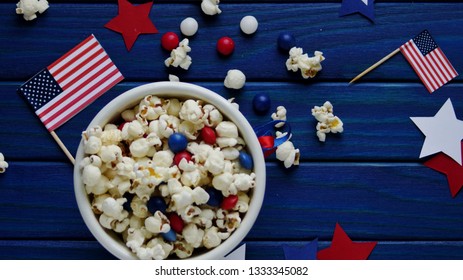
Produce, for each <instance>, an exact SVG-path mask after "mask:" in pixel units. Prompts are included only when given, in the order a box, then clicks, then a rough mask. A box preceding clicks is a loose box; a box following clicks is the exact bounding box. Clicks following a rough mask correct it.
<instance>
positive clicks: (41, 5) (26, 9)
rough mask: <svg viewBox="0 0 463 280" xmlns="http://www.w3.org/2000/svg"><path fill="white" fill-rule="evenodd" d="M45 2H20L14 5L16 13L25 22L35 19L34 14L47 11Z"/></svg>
mask: <svg viewBox="0 0 463 280" xmlns="http://www.w3.org/2000/svg"><path fill="white" fill-rule="evenodd" d="M48 7H49V6H48V1H47V0H20V1H19V2H18V3H17V4H16V13H17V14H18V15H23V17H24V19H25V20H33V19H36V18H37V15H36V13H43V12H45V11H46V10H47V9H48Z"/></svg>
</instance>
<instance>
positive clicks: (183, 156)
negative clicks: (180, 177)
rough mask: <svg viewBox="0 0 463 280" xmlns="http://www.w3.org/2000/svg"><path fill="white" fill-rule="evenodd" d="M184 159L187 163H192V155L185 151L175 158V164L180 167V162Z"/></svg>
mask: <svg viewBox="0 0 463 280" xmlns="http://www.w3.org/2000/svg"><path fill="white" fill-rule="evenodd" d="M182 159H186V161H187V162H188V161H191V154H190V153H189V152H187V151H183V152H180V153H177V154H176V155H175V156H174V163H175V165H177V166H178V165H179V164H180V162H181V161H182Z"/></svg>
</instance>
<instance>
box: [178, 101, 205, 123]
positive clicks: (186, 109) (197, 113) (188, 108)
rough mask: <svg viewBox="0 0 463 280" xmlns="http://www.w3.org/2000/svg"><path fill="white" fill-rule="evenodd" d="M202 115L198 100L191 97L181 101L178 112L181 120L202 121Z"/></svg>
mask: <svg viewBox="0 0 463 280" xmlns="http://www.w3.org/2000/svg"><path fill="white" fill-rule="evenodd" d="M203 115H204V112H203V110H202V108H201V106H200V105H199V102H198V101H195V100H191V99H189V100H187V101H185V102H183V105H182V107H181V108H180V112H179V116H180V118H181V119H182V120H185V121H190V122H191V123H193V124H200V123H202V118H203Z"/></svg>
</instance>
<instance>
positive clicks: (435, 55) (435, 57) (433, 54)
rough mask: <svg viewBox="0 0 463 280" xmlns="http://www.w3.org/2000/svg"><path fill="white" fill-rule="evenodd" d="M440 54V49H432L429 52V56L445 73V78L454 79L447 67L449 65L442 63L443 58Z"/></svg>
mask: <svg viewBox="0 0 463 280" xmlns="http://www.w3.org/2000/svg"><path fill="white" fill-rule="evenodd" d="M438 55H439V50H436V51H432V52H430V53H429V58H430V59H431V60H432V62H433V63H434V64H435V65H436V67H437V68H438V69H439V70H440V72H441V73H442V75H444V77H445V80H447V81H448V80H450V79H452V76H451V74H450V72H449V70H448V69H447V67H445V65H443V64H442V60H441V59H440V58H439V56H438Z"/></svg>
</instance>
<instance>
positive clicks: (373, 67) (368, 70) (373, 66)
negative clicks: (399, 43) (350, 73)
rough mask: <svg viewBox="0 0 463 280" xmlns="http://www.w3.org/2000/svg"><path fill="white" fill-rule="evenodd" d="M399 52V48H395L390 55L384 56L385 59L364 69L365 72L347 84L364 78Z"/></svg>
mask: <svg viewBox="0 0 463 280" xmlns="http://www.w3.org/2000/svg"><path fill="white" fill-rule="evenodd" d="M399 51H400V48H397V49H396V50H394V51H393V52H391V53H390V54H388V55H386V56H385V57H383V58H382V59H381V60H380V61H378V62H376V63H375V64H373V65H371V66H370V67H368V69H366V70H365V71H363V72H362V73H360V74H358V75H357V77H355V78H353V79H352V81H350V82H349V84H352V83H353V82H355V81H357V80H358V79H360V78H361V77H363V76H365V75H366V74H367V73H368V72H370V71H371V70H373V69H375V68H376V67H378V66H379V65H381V64H382V63H383V62H384V61H386V60H388V59H389V58H391V57H393V56H394V55H396V54H397V53H398V52H399Z"/></svg>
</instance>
